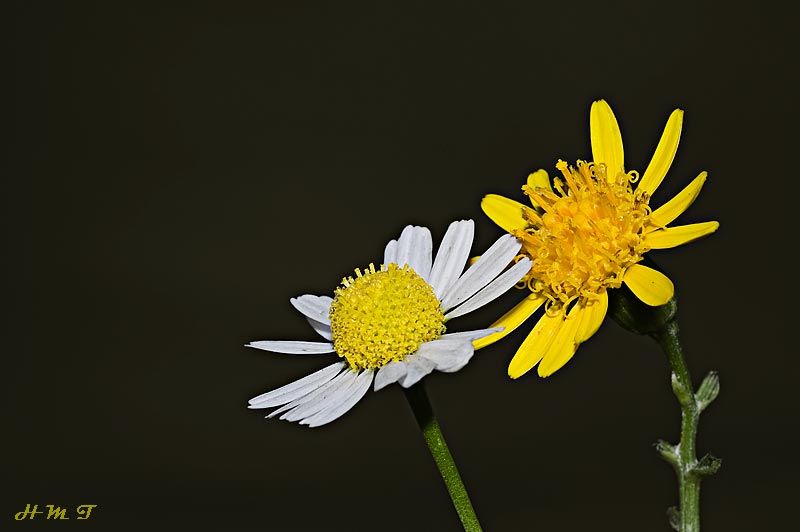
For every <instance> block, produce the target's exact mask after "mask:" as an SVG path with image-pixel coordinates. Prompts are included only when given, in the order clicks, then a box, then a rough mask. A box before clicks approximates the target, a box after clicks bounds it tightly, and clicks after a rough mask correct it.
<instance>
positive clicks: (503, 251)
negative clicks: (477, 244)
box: [442, 235, 522, 312]
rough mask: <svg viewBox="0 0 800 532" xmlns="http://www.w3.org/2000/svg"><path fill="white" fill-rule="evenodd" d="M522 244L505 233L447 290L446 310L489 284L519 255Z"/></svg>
mask: <svg viewBox="0 0 800 532" xmlns="http://www.w3.org/2000/svg"><path fill="white" fill-rule="evenodd" d="M521 247H522V245H521V244H520V243H519V241H518V240H517V239H516V238H514V237H513V236H512V235H503V236H501V237H500V238H498V239H497V241H496V242H495V243H494V244H492V245H491V247H489V249H487V250H486V253H484V254H483V255H482V256H481V258H480V259H478V262H476V263H475V264H473V265H472V266H471V267H470V268H468V269H467V271H466V272H465V273H464V275H462V276H461V277H460V278H459V279H458V281H456V282H455V284H454V285H453V287H452V288H450V290H448V291H447V293H446V294H445V296H444V298H443V299H442V309H443V310H444V311H445V312H446V311H448V310H450V309H451V308H453V307H455V306H456V305H458V304H459V303H461V302H462V301H466V300H467V299H468V298H469V297H470V296H471V295H472V294H474V293H475V292H477V291H478V290H480V289H481V288H483V287H484V286H486V285H487V284H489V282H490V281H491V280H492V279H494V278H495V277H497V275H498V274H499V273H500V272H502V271H503V270H505V269H506V266H508V265H509V263H510V262H511V261H512V260H513V259H514V257H516V256H517V253H518V252H519V250H520V248H521Z"/></svg>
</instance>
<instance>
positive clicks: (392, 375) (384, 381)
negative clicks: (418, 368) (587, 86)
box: [373, 362, 408, 392]
mask: <svg viewBox="0 0 800 532" xmlns="http://www.w3.org/2000/svg"><path fill="white" fill-rule="evenodd" d="M407 372H408V368H407V367H406V365H405V363H403V362H390V363H388V364H386V365H385V366H383V367H382V368H380V369H379V370H378V373H377V374H376V375H375V384H374V386H373V390H374V391H376V392H377V391H378V390H382V389H383V388H385V387H386V386H389V385H390V384H393V383H395V382H397V381H399V380H400V379H402V378H403V377H405V376H406V373H407Z"/></svg>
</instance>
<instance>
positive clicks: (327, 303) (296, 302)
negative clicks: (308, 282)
mask: <svg viewBox="0 0 800 532" xmlns="http://www.w3.org/2000/svg"><path fill="white" fill-rule="evenodd" d="M332 302H333V299H331V298H330V297H328V296H312V295H311V294H305V295H302V296H300V297H293V298H292V299H290V300H289V303H291V304H292V306H293V307H294V308H296V309H297V310H298V311H299V312H300V313H301V314H303V315H304V316H306V317H307V318H311V319H312V320H314V321H318V322H320V323H324V324H325V325H330V324H331V320H330V318H329V317H328V314H329V313H330V309H331V303H332Z"/></svg>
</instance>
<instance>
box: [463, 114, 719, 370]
mask: <svg viewBox="0 0 800 532" xmlns="http://www.w3.org/2000/svg"><path fill="white" fill-rule="evenodd" d="M682 124H683V111H681V110H680V109H676V110H675V111H673V112H672V114H671V115H670V117H669V120H668V121H667V125H666V127H665V129H664V133H663V135H662V136H661V140H660V141H659V143H658V146H657V147H656V151H655V154H654V155H653V158H652V160H651V161H650V164H649V165H648V167H647V169H646V170H645V171H644V174H642V176H641V179H639V174H638V172H636V171H635V170H631V171H626V170H625V166H624V151H623V145H622V135H621V134H620V130H619V126H618V124H617V120H616V118H615V117H614V113H613V112H612V111H611V108H610V107H609V105H608V104H607V103H606V102H605V101H603V100H600V101H597V102H594V103H593V104H592V109H591V114H590V118H589V125H590V131H591V141H592V157H593V159H594V160H593V161H592V162H585V161H578V162H577V164H576V165H574V166H570V165H568V164H567V163H566V162H564V161H558V164H556V168H557V169H558V170H559V172H560V173H561V176H560V177H556V178H554V179H553V180H552V184H551V181H550V178H549V176H548V174H547V172H545V171H544V170H539V171H537V172H535V173H533V174H531V175H530V176H529V177H528V181H527V183H526V184H525V185H523V187H522V190H523V192H524V193H525V194H526V195H527V196H528V197H529V198H530V200H531V206H530V207H529V206H526V205H523V204H521V203H518V202H516V201H514V200H511V199H508V198H505V197H503V196H498V195H495V194H489V195H488V196H486V197H485V198H484V199H483V201H482V203H481V207H482V208H483V211H484V212H485V213H486V214H487V215H488V216H489V217H490V218H491V219H492V220H493V221H494V222H495V223H497V224H498V225H499V226H500V227H502V228H503V229H505V230H506V231H508V232H509V233H511V234H513V235H514V236H516V237H517V238H519V239H520V240H521V241H522V244H523V247H522V253H523V255H524V256H528V257H530V258H531V259H532V261H533V266H532V268H531V270H530V272H529V273H528V275H527V276H526V278H525V280H524V284H525V286H527V288H528V289H530V291H531V294H530V295H529V296H528V297H527V298H526V299H524V300H523V301H522V302H521V303H519V304H518V305H517V306H516V307H514V308H513V309H512V310H510V311H509V312H508V313H507V314H506V315H505V316H503V317H502V318H500V319H499V320H498V321H497V322H496V323H495V324H494V325H495V326H502V327H504V329H503V331H502V332H500V333H496V334H493V335H492V336H488V337H486V338H482V339H480V340H477V341H476V342H475V347H476V348H481V347H485V346H486V345H489V344H491V343H494V342H496V341H497V340H499V339H500V338H502V337H503V336H505V335H507V334H508V333H510V332H511V331H513V330H514V329H515V328H517V327H518V326H520V325H521V324H522V323H523V322H524V321H525V320H526V319H527V318H529V317H530V316H531V315H533V313H534V312H536V310H537V309H539V308H540V307H541V306H542V305H544V307H545V312H544V314H543V315H542V317H541V318H540V319H539V321H538V323H537V324H536V325H535V326H534V328H533V330H532V331H531V332H530V334H529V335H528V337H527V338H526V339H525V341H524V342H523V343H522V345H521V346H520V348H519V350H518V351H517V353H516V354H515V355H514V358H513V359H512V360H511V364H510V365H509V367H508V374H509V375H510V376H511V377H512V378H517V377H520V376H522V375H523V374H525V373H527V372H528V371H529V370H530V369H531V368H533V366H535V365H536V364H539V367H538V372H539V375H540V376H542V377H546V376H548V375H551V374H553V373H554V372H555V371H557V370H558V369H560V368H561V367H563V366H564V364H566V363H567V362H568V361H569V360H570V359H571V358H572V356H573V355H574V354H575V351H576V349H577V348H578V345H579V344H581V343H582V342H585V341H586V340H588V339H589V338H590V337H591V336H592V335H593V334H594V333H595V331H597V329H598V328H599V327H600V324H601V323H602V321H603V319H604V318H605V315H606V311H607V309H608V294H607V290H608V289H609V288H619V287H620V286H621V285H622V283H625V284H626V285H627V286H628V288H630V289H631V291H632V292H633V293H634V294H635V295H636V296H637V297H638V298H639V299H641V300H642V301H643V302H644V303H646V304H647V305H650V306H659V305H663V304H665V303H667V302H668V301H669V300H670V298H672V295H673V292H674V287H673V285H672V282H671V281H670V280H669V279H668V278H667V277H666V276H665V275H664V274H662V273H660V272H658V271H656V270H653V269H652V268H648V267H647V266H643V265H641V264H638V262H639V261H641V260H642V258H643V256H644V254H645V253H646V252H648V251H650V250H651V249H665V248H671V247H675V246H679V245H681V244H685V243H687V242H689V241H691V240H694V239H696V238H699V237H701V236H704V235H707V234H710V233H713V232H714V231H716V230H717V227H719V224H718V223H717V222H705V223H699V224H691V225H683V226H675V227H667V226H668V225H669V224H670V223H671V222H672V221H673V220H675V219H676V218H677V217H678V216H679V215H680V214H681V213H683V212H684V211H685V210H686V209H687V208H688V207H689V205H691V204H692V202H693V201H694V199H695V198H696V197H697V195H698V194H699V192H700V189H701V188H702V186H703V183H705V180H706V172H702V173H701V174H700V175H698V176H697V177H696V178H695V179H694V181H692V182H691V183H690V184H689V185H688V186H687V187H686V188H685V189H683V190H682V191H681V192H680V193H678V194H677V195H676V196H675V197H674V198H672V199H671V200H670V201H668V202H667V203H666V204H664V205H662V206H661V207H659V208H658V209H656V210H652V208H651V207H650V197H651V196H652V194H653V192H655V190H656V188H657V187H658V186H659V185H660V184H661V181H662V180H663V179H664V176H665V175H666V173H667V170H669V167H670V165H671V164H672V160H673V159H674V157H675V152H676V151H677V149H678V141H679V140H680V135H681V127H682ZM637 182H638V185H636V186H635V187H634V185H635V184H637Z"/></svg>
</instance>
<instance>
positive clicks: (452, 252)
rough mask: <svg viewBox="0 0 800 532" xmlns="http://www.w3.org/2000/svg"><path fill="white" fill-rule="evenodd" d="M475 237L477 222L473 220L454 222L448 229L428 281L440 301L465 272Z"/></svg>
mask: <svg viewBox="0 0 800 532" xmlns="http://www.w3.org/2000/svg"><path fill="white" fill-rule="evenodd" d="M474 236H475V222H473V221H472V220H461V221H459V222H453V223H451V224H450V227H448V228H447V232H446V233H445V234H444V238H442V243H441V244H439V250H438V251H437V252H436V260H435V261H434V263H433V268H432V269H431V275H430V277H429V279H428V282H429V283H430V285H431V286H432V287H433V290H434V292H435V293H436V297H438V298H439V299H440V300H441V299H442V295H443V294H444V293H445V292H446V291H447V289H448V288H450V287H451V286H453V283H455V282H456V280H457V279H458V277H459V275H461V272H463V271H464V265H465V264H466V263H467V259H469V251H470V249H471V248H472V239H473V237H474Z"/></svg>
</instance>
